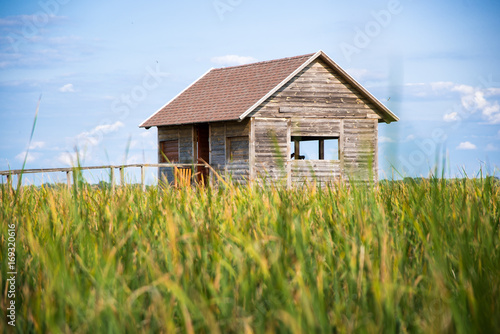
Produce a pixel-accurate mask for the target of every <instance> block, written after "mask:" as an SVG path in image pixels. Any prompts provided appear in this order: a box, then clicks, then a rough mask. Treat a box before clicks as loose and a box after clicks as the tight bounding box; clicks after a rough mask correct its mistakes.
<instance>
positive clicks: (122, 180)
mask: <svg viewBox="0 0 500 334" xmlns="http://www.w3.org/2000/svg"><path fill="white" fill-rule="evenodd" d="M123 169H124V168H123V166H121V167H120V185H121V186H122V187H123V186H124V185H125V171H124V170H123Z"/></svg>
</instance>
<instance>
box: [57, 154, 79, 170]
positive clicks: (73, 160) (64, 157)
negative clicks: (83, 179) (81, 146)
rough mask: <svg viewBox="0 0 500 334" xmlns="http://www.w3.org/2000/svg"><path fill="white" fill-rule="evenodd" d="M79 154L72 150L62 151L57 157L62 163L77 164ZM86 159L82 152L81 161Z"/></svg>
mask: <svg viewBox="0 0 500 334" xmlns="http://www.w3.org/2000/svg"><path fill="white" fill-rule="evenodd" d="M77 157H78V156H77V154H76V153H70V152H64V153H61V154H59V156H58V157H57V161H59V162H60V163H62V164H64V165H68V166H71V167H73V166H75V165H76V164H77V161H78V160H77ZM82 160H84V156H82V155H81V154H80V161H82Z"/></svg>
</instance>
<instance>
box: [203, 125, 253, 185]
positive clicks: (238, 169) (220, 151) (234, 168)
mask: <svg viewBox="0 0 500 334" xmlns="http://www.w3.org/2000/svg"><path fill="white" fill-rule="evenodd" d="M249 134H250V121H249V120H248V119H247V120H244V121H242V122H218V123H211V124H210V165H211V166H212V168H214V169H215V170H216V171H217V172H218V173H221V174H231V176H232V178H233V180H236V181H238V182H245V181H246V180H247V179H248V177H249V170H250V169H249V162H248V159H246V160H244V161H241V160H240V161H229V160H228V159H227V157H228V153H227V149H229V148H228V145H227V139H228V138H231V137H241V136H244V137H248V136H249ZM242 149H244V148H243V147H240V152H239V153H240V154H242V155H246V156H247V157H248V156H249V147H248V146H247V147H246V150H247V152H246V154H245V152H242Z"/></svg>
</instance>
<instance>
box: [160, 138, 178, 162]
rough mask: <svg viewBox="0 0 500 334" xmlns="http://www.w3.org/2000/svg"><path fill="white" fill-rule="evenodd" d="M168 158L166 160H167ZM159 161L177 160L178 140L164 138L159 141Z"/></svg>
mask: <svg viewBox="0 0 500 334" xmlns="http://www.w3.org/2000/svg"><path fill="white" fill-rule="evenodd" d="M167 159H168V160H167ZM159 161H160V163H163V162H179V141H178V140H165V141H161V142H160V159H159Z"/></svg>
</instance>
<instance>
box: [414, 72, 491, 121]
mask: <svg viewBox="0 0 500 334" xmlns="http://www.w3.org/2000/svg"><path fill="white" fill-rule="evenodd" d="M405 86H407V87H409V88H410V89H411V94H412V95H414V96H417V97H427V96H432V95H433V96H442V95H445V94H448V95H449V94H458V95H459V96H460V105H461V107H462V108H463V114H462V112H460V113H458V112H451V113H448V114H446V115H444V116H443V120H444V121H446V122H453V121H459V120H460V119H463V118H466V116H468V115H470V114H474V113H476V112H479V113H481V115H482V117H483V118H484V119H485V120H486V121H487V122H488V123H489V124H500V104H499V101H498V100H497V99H498V97H499V96H500V88H494V87H493V88H492V87H490V88H486V87H473V86H469V85H462V84H456V83H453V82H449V81H441V82H431V83H429V84H421V83H414V84H412V83H408V84H405Z"/></svg>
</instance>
